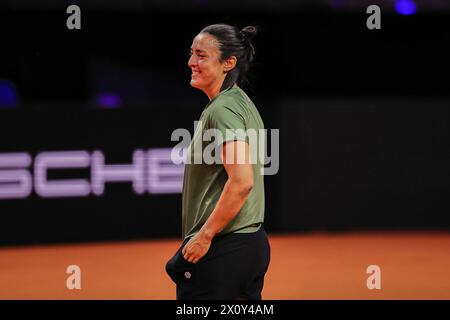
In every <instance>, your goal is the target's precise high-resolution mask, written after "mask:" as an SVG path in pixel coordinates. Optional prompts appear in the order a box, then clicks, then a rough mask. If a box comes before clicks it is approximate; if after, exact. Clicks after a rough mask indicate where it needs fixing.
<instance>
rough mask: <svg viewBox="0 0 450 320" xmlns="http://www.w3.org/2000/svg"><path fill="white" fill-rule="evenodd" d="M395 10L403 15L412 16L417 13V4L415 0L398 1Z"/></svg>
mask: <svg viewBox="0 0 450 320" xmlns="http://www.w3.org/2000/svg"><path fill="white" fill-rule="evenodd" d="M395 10H397V12H398V13H400V14H402V15H411V14H414V13H416V4H415V3H414V1H413V0H397V1H396V2H395Z"/></svg>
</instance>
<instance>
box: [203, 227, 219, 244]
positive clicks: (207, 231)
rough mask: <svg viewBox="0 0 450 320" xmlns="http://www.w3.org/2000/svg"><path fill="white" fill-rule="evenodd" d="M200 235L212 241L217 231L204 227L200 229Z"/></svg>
mask: <svg viewBox="0 0 450 320" xmlns="http://www.w3.org/2000/svg"><path fill="white" fill-rule="evenodd" d="M199 233H200V236H201V237H202V238H204V239H206V240H208V241H211V240H212V239H213V238H214V236H215V235H216V232H214V231H213V230H211V229H210V228H202V229H200V231H199Z"/></svg>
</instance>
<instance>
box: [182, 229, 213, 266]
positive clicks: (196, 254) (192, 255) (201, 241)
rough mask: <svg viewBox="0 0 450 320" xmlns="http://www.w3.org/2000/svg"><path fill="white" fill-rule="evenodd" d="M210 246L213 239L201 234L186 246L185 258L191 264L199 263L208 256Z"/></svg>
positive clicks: (195, 236)
mask: <svg viewBox="0 0 450 320" xmlns="http://www.w3.org/2000/svg"><path fill="white" fill-rule="evenodd" d="M210 246H211V239H209V238H208V237H206V236H205V235H204V234H203V233H201V232H199V233H197V234H196V235H194V236H193V237H192V239H191V240H189V241H188V243H186V245H185V246H184V248H183V251H182V254H183V257H184V259H185V260H187V261H189V262H190V263H197V262H198V260H200V259H201V258H203V257H204V256H205V255H206V253H207V252H208V250H209V247H210Z"/></svg>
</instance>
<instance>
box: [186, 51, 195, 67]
mask: <svg viewBox="0 0 450 320" xmlns="http://www.w3.org/2000/svg"><path fill="white" fill-rule="evenodd" d="M195 65H196V61H195V58H194V55H193V54H192V55H191V56H190V57H189V60H188V66H189V68H193V67H194V66H195Z"/></svg>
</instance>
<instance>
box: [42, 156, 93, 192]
mask: <svg viewBox="0 0 450 320" xmlns="http://www.w3.org/2000/svg"><path fill="white" fill-rule="evenodd" d="M89 165H90V156H89V153H88V152H86V151H63V152H61V151H58V152H42V153H39V154H38V156H37V157H36V160H35V162H34V188H35V191H36V193H37V194H38V195H40V196H41V197H44V198H48V197H65V196H68V195H70V196H71V197H83V196H87V195H89V194H90V193H91V186H90V184H89V182H88V181H86V180H81V179H77V180H75V179H71V180H56V181H49V180H48V179H47V172H48V170H49V169H73V168H88V167H89Z"/></svg>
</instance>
